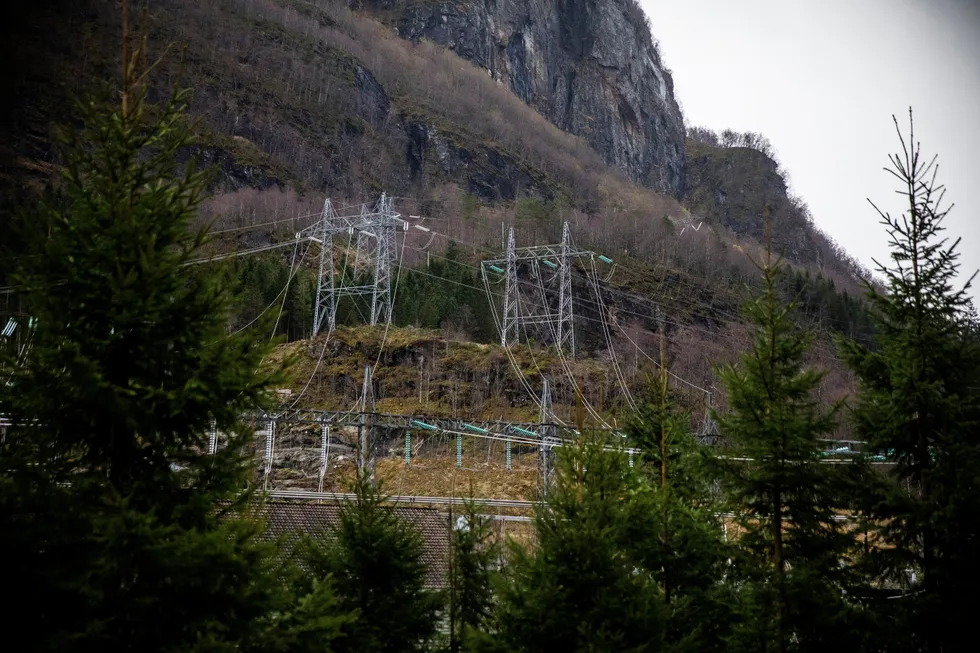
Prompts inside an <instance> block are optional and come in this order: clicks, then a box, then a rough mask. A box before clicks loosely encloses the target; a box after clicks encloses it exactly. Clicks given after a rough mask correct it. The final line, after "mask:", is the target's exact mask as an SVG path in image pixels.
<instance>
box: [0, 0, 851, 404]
mask: <svg viewBox="0 0 980 653" xmlns="http://www.w3.org/2000/svg"><path fill="white" fill-rule="evenodd" d="M147 21H148V28H149V30H150V36H151V39H150V43H151V50H152V51H153V52H154V53H157V54H159V53H161V52H162V51H163V49H164V47H165V45H166V44H168V43H174V44H175V45H176V46H177V47H178V48H183V49H182V55H181V57H182V62H183V63H182V67H181V66H180V65H178V60H180V59H181V57H178V56H175V55H176V53H175V55H171V56H168V57H166V58H165V59H164V60H163V63H162V64H161V66H160V67H159V68H158V69H157V70H155V71H154V74H153V76H152V77H151V80H152V82H153V84H154V88H155V89H157V90H156V91H155V92H156V93H157V94H159V93H160V92H161V89H164V88H166V87H167V86H168V85H169V84H171V83H173V82H174V81H175V80H176V79H177V78H178V75H179V74H180V75H182V77H181V79H182V83H183V84H185V85H188V86H190V87H192V88H193V89H194V93H193V96H192V97H191V100H190V103H189V107H188V110H189V112H190V114H191V115H192V116H194V117H195V118H196V119H197V120H198V123H197V125H196V130H197V131H198V132H199V134H201V135H202V136H203V137H204V139H205V140H204V142H205V144H204V146H203V147H201V148H200V149H199V151H198V153H199V154H200V155H201V157H202V159H203V162H204V163H206V164H212V165H214V166H215V167H216V169H217V171H218V175H217V176H216V178H215V179H214V180H213V183H212V192H213V198H212V199H211V200H210V201H209V202H207V203H206V204H205V205H204V206H203V207H202V210H201V213H200V219H201V220H202V221H206V222H208V223H211V224H212V225H213V229H215V230H216V231H217V232H224V233H218V234H217V235H216V239H215V241H214V242H213V243H212V244H211V248H212V250H211V251H219V250H220V251H226V250H229V249H240V248H247V247H253V246H256V245H262V244H265V243H269V242H272V241H275V240H279V239H285V238H290V237H291V235H292V233H294V232H295V231H296V230H298V229H299V228H301V227H303V226H306V225H308V224H310V223H311V221H312V220H313V219H315V215H316V213H317V212H318V210H319V205H320V204H321V203H322V198H323V195H324V194H327V195H329V196H331V197H333V198H334V200H335V202H336V203H337V204H339V205H344V204H348V203H353V204H354V207H352V208H351V210H357V204H358V203H360V202H364V201H368V202H373V201H374V199H375V198H376V197H377V195H378V194H380V192H381V191H382V190H385V191H387V192H389V194H391V195H394V196H395V197H396V209H397V210H399V211H401V212H402V213H403V214H406V215H408V214H412V215H421V216H423V217H424V219H425V222H424V223H425V224H427V225H428V227H429V228H430V229H432V230H433V231H434V232H436V233H437V234H438V235H436V236H433V235H430V234H423V233H419V232H416V231H414V230H413V231H410V232H408V233H407V234H406V242H405V250H404V252H403V253H402V259H401V260H402V262H403V264H404V266H403V267H404V268H405V269H404V274H402V275H401V276H400V282H399V290H398V293H399V297H398V301H396V310H395V321H396V324H399V325H405V326H418V327H424V328H429V329H444V330H446V331H447V332H448V333H449V334H450V335H451V337H452V338H455V339H462V340H467V339H473V340H476V341H479V342H484V343H486V342H492V341H493V340H495V338H496V335H495V325H494V324H493V322H492V320H491V319H490V315H489V312H488V310H487V297H486V295H485V294H484V292H483V290H482V288H481V283H480V281H479V278H478V276H477V271H476V269H475V267H473V266H475V265H476V264H477V263H478V262H479V260H481V259H482V258H484V257H486V256H488V255H496V254H499V251H500V248H501V240H500V239H501V233H502V228H505V227H508V226H515V227H516V229H517V238H518V244H519V245H529V244H534V243H539V244H540V243H545V242H556V241H557V240H558V239H559V237H560V229H561V223H562V221H565V220H567V221H569V222H570V223H571V224H572V228H573V233H574V235H575V239H576V244H577V245H579V246H580V247H587V248H591V249H594V250H595V251H597V252H599V253H604V254H606V255H608V256H611V257H612V258H613V259H614V260H615V261H616V267H615V268H614V269H613V270H611V274H610V276H609V277H608V279H609V280H608V281H607V282H606V284H605V285H606V287H607V288H608V294H607V297H606V302H607V304H608V305H609V307H610V309H611V311H612V313H613V315H614V319H615V327H614V344H613V347H614V348H615V349H616V350H618V352H619V358H620V359H623V360H632V361H633V365H632V367H633V369H634V370H639V369H641V362H640V361H641V360H643V359H644V358H645V357H646V355H647V353H649V354H652V353H653V352H654V351H655V350H656V336H655V333H656V331H657V329H658V328H659V327H660V325H661V324H662V325H663V326H664V329H665V331H666V338H667V352H668V358H669V359H671V360H672V361H674V364H675V366H676V370H677V372H678V374H679V375H680V376H682V377H683V378H685V379H686V380H688V381H690V382H691V383H694V384H696V385H697V386H699V387H704V388H707V387H708V386H710V384H711V383H712V380H713V371H712V368H711V365H712V361H713V360H714V359H713V358H712V355H713V354H715V353H719V350H721V352H723V351H724V350H725V349H726V347H728V346H729V345H726V344H724V343H731V342H733V340H732V339H733V338H737V335H736V334H738V333H739V332H740V330H741V326H740V324H739V322H740V319H739V316H738V312H739V308H738V307H739V304H740V303H741V300H742V297H743V288H744V285H745V284H746V283H748V284H753V283H755V280H756V278H757V271H756V270H755V268H754V266H753V265H752V264H751V262H750V261H749V258H748V256H747V255H754V256H756V257H758V253H759V244H758V235H759V232H760V230H761V227H760V226H759V225H761V214H762V212H763V208H764V205H765V204H766V203H770V204H771V205H772V206H773V216H774V217H773V221H774V225H775V228H776V231H777V232H779V231H780V229H782V230H783V231H785V232H787V233H793V234H798V235H799V238H797V239H796V240H798V241H799V242H801V243H802V245H800V246H799V247H798V248H796V249H793V248H792V247H791V250H790V254H791V255H792V256H794V258H795V259H796V260H797V266H798V270H797V273H796V275H797V276H796V277H795V278H794V280H793V281H792V282H791V283H790V285H788V286H787V288H786V292H787V293H795V292H797V291H800V290H801V289H804V288H805V290H804V297H805V298H806V300H807V301H805V302H804V304H803V305H802V309H803V313H801V315H800V318H801V319H803V320H805V321H808V322H811V323H814V324H816V325H818V326H819V327H822V328H823V329H825V330H830V329H836V330H840V331H843V332H845V333H847V334H849V335H852V336H855V337H859V336H862V335H863V334H865V333H866V331H865V330H864V329H865V327H864V326H863V325H862V322H861V318H860V302H859V301H858V300H857V299H855V298H856V297H857V295H858V292H857V289H856V285H855V284H854V281H853V278H852V277H851V276H849V275H847V274H843V273H842V272H841V270H842V269H843V268H842V266H834V265H833V264H832V263H833V261H834V258H833V256H834V253H833V252H824V253H823V254H819V253H820V252H822V251H823V250H821V249H820V247H821V245H820V242H819V241H818V239H815V238H814V237H812V233H811V232H812V225H810V223H808V222H807V221H806V220H805V219H801V218H800V215H799V212H798V211H796V212H794V210H792V208H793V207H792V206H790V204H791V203H788V201H786V200H785V199H783V198H784V197H785V184H784V183H782V181H781V179H780V177H779V173H778V171H776V170H775V169H774V166H773V165H771V161H770V160H769V159H767V158H766V157H765V156H763V155H761V154H759V153H757V152H754V151H751V150H746V149H745V148H726V147H723V146H719V147H710V148H709V147H707V146H706V147H705V148H703V149H704V152H703V156H702V154H698V152H699V150H698V149H697V144H696V143H692V142H691V141H690V140H689V152H688V159H689V161H690V165H688V173H687V182H686V186H687V187H688V190H687V193H688V194H687V195H686V196H685V198H684V202H685V203H687V204H688V206H689V209H690V210H688V209H685V208H682V207H681V205H680V204H678V202H677V201H676V200H674V199H672V198H669V197H665V196H663V195H660V194H658V193H656V192H654V191H652V190H649V189H646V188H643V187H640V186H636V185H633V184H631V183H629V182H628V181H627V180H626V178H625V176H624V174H623V173H622V172H621V171H620V170H619V169H616V168H612V167H610V166H608V165H607V164H606V163H605V162H604V161H603V160H602V158H601V157H599V155H597V154H596V153H595V152H594V151H593V150H592V149H591V148H590V147H589V146H588V145H587V144H586V143H585V141H583V140H582V139H580V138H578V137H576V136H573V135H570V134H567V133H565V132H562V131H561V130H560V129H558V128H557V127H556V126H555V125H554V124H552V123H551V122H550V121H549V120H547V119H545V118H544V117H542V116H541V115H539V114H538V113H536V112H535V111H534V110H533V109H532V108H531V107H529V106H528V105H527V104H525V103H524V102H522V101H521V100H520V99H519V98H518V97H516V96H515V95H514V94H513V93H512V92H511V91H510V90H508V89H507V88H505V87H502V86H501V85H499V84H497V83H496V82H495V81H494V80H493V79H491V78H490V77H488V76H487V74H486V73H485V71H483V70H481V69H480V68H479V67H477V66H475V65H473V64H471V63H469V62H468V61H465V60H463V59H461V58H460V57H458V56H456V55H455V54H453V53H452V52H450V51H448V50H446V49H444V48H442V47H439V46H436V45H433V44H431V43H428V42H426V41H420V42H415V43H413V42H411V41H408V40H404V39H401V38H399V37H398V36H397V35H396V34H395V33H394V32H393V31H392V30H391V29H390V28H388V27H385V26H383V25H382V24H380V23H378V22H376V21H375V20H374V19H373V18H372V17H370V16H368V15H364V14H361V13H358V12H351V11H350V10H349V9H348V8H347V7H346V6H345V5H344V4H343V3H340V2H333V1H317V2H310V1H306V0H214V1H212V2H207V3H201V2H196V1H193V0H163V1H161V2H155V3H153V4H152V5H151V6H150V7H149V12H148V14H147ZM7 29H15V28H13V27H11V26H8V27H7ZM15 31H19V32H21V34H20V35H19V36H20V42H21V43H22V44H23V47H22V48H20V50H19V51H18V52H17V53H12V57H13V58H12V60H11V61H12V63H14V64H15V67H13V68H9V69H5V70H6V73H7V76H8V81H9V82H10V84H9V86H8V87H9V88H12V89H14V90H15V92H14V93H13V94H12V96H16V97H18V98H23V102H21V103H19V104H17V105H15V104H13V103H10V104H8V105H6V106H5V111H6V113H7V114H8V115H10V117H11V118H12V119H13V120H12V121H11V122H9V123H8V124H9V125H11V127H10V129H12V130H14V131H15V132H16V133H11V134H9V135H10V136H11V138H9V139H7V138H5V139H4V141H5V143H9V149H6V150H5V158H4V169H3V172H4V180H5V184H6V185H8V186H13V187H16V188H17V189H20V191H21V195H22V196H23V189H25V188H30V185H26V184H25V180H35V181H36V182H41V183H43V182H45V181H46V180H47V179H49V175H50V173H51V172H52V171H53V170H56V169H57V166H58V164H59V161H58V160H57V158H56V156H55V155H54V154H53V150H52V149H51V147H50V143H51V142H52V139H53V134H52V132H51V127H50V125H51V124H53V123H56V122H59V121H61V122H70V121H71V120H72V119H73V116H74V115H75V114H74V113H73V109H72V105H71V103H70V102H68V101H67V100H68V98H70V97H71V96H72V95H75V94H82V93H84V92H86V91H89V90H91V88H90V87H88V86H85V85H83V80H88V79H99V78H102V79H111V78H112V76H113V75H114V74H115V73H114V72H113V71H114V70H115V69H114V67H113V64H112V61H113V60H114V57H115V47H114V42H115V38H116V34H117V32H118V15H117V13H116V11H115V10H114V8H113V7H112V6H111V5H110V4H108V3H102V2H95V1H94V0H87V1H83V2H77V3H55V4H54V5H51V6H49V7H47V8H44V9H41V8H36V9H34V10H30V11H29V13H28V15H27V16H26V18H25V20H24V21H23V22H22V23H21V24H20V25H19V26H18V27H17V28H16V29H15ZM55 44H57V46H56V45H55ZM719 168H723V169H725V170H726V171H728V172H726V174H727V175H728V176H724V175H721V174H720V173H719V172H718V169H719ZM38 185H39V184H35V187H37V186H38ZM718 188H721V190H725V189H727V191H725V192H728V193H729V194H730V195H731V196H733V197H734V196H739V197H741V196H743V195H744V196H745V197H747V198H748V199H746V200H745V202H743V203H742V204H739V205H737V206H736V207H734V208H727V209H726V210H725V211H720V210H719V206H718V205H716V204H713V203H712V202H713V199H712V198H715V197H716V193H715V190H717V189H718ZM760 188H761V189H763V190H764V191H765V192H761V191H759V190H758V189H760ZM770 191H771V192H770ZM780 193H782V195H780ZM5 197H8V194H7V193H5ZM731 202H734V199H733V200H732V201H731ZM731 202H730V203H729V206H731ZM787 207H789V208H787ZM702 215H703V216H704V217H706V218H707V219H708V222H707V223H706V224H705V225H704V227H703V228H701V229H699V230H697V231H695V230H694V229H693V228H692V227H694V226H696V225H697V224H698V222H697V221H695V222H692V219H695V218H694V216H699V217H700V216H702ZM716 216H717V217H716ZM9 221H10V214H9V211H6V210H5V211H4V212H3V217H2V218H0V229H7V228H9V226H10V225H9ZM270 222H272V223H274V224H272V225H269V223H270ZM263 225H264V226H263ZM229 229H230V230H234V231H227V232H226V231H225V230H229ZM808 230H809V231H808ZM5 233H7V234H8V235H9V237H5V238H4V240H3V242H4V245H5V246H7V247H8V248H10V249H13V250H14V251H16V250H17V247H18V245H17V238H16V237H15V236H16V234H10V233H9V232H5ZM793 242H796V241H795V240H794V241H793ZM815 243H816V244H815ZM790 244H791V245H792V242H791V243H790ZM341 245H342V243H339V242H338V243H336V244H335V246H337V255H338V257H339V258H338V261H343V262H344V264H345V265H346V264H347V263H349V255H350V250H349V249H344V248H342V247H340V246H341ZM818 254H819V255H818ZM315 259H316V253H315V252H313V253H310V251H307V250H306V249H299V250H294V251H292V252H291V251H290V250H289V249H285V250H279V253H271V254H267V255H264V256H262V257H258V258H257V259H255V260H253V259H241V260H237V259H236V260H234V261H233V262H232V263H231V265H230V270H228V273H229V274H231V275H233V277H234V278H235V279H236V280H237V281H238V282H239V284H240V288H241V290H242V292H243V293H244V296H243V299H242V301H241V302H239V303H238V304H237V305H236V314H235V316H234V318H233V321H232V325H231V326H232V328H233V329H237V328H240V327H242V326H244V325H245V324H248V323H249V322H250V321H252V320H253V319H254V318H255V317H256V316H257V315H259V314H260V313H261V312H262V311H264V310H265V311H268V310H270V307H279V308H280V309H281V314H280V318H281V319H280V320H279V321H278V324H277V327H276V331H277V333H279V334H280V335H284V336H285V337H286V338H287V339H289V340H295V339H301V338H305V337H308V336H309V335H310V332H311V326H312V301H313V293H314V291H315V284H316V279H315V263H316V261H315ZM828 261H829V262H828ZM294 262H295V264H296V267H297V268H298V272H296V273H295V274H294V278H293V279H292V281H291V282H289V284H288V287H287V283H286V282H287V279H289V278H290V270H291V269H292V268H293V266H294ZM423 266H424V267H423ZM206 269H208V268H206ZM584 274H585V273H584V271H583V270H580V271H579V272H578V274H577V275H576V278H575V281H574V285H575V288H576V298H577V299H576V301H577V302H578V305H577V306H576V314H577V315H578V316H579V319H580V324H581V326H580V327H579V340H580V343H581V347H582V352H583V355H588V356H598V357H607V358H608V357H609V356H610V354H609V349H608V345H607V343H606V342H605V341H604V340H603V339H602V336H601V335H600V332H599V330H598V328H597V327H598V321H599V318H600V315H599V312H598V305H597V303H596V298H595V296H594V291H593V290H592V289H591V287H590V285H589V283H588V282H587V280H586V278H585V276H584ZM790 286H792V287H790ZM497 292H499V291H497ZM280 293H282V294H283V295H284V297H281V298H280ZM845 293H846V294H845ZM277 298H280V300H281V301H280V300H277ZM5 301H6V302H7V304H6V306H7V307H8V309H9V308H10V306H11V305H10V304H9V301H10V299H9V296H5ZM497 301H499V297H498V298H497ZM359 310H360V313H361V314H363V312H364V308H363V307H360V308H359V307H358V306H357V305H355V304H352V303H350V302H348V303H346V304H344V305H343V306H342V307H341V315H340V322H341V323H342V324H349V325H355V324H357V323H359V322H362V321H363V319H362V317H361V316H360V315H359ZM526 335H527V337H529V338H531V339H532V340H535V341H538V342H541V341H546V340H547V337H546V336H547V334H546V333H541V332H534V331H532V332H530V333H528V334H526ZM821 342H822V343H823V344H822V346H823V347H824V349H825V351H826V353H825V354H824V355H823V357H822V359H821V360H822V361H823V362H824V363H825V364H826V365H827V367H828V368H830V369H836V368H837V367H838V365H837V363H836V360H835V358H834V356H833V353H832V347H830V343H829V340H827V339H826V338H824V339H822V340H821ZM633 343H637V345H639V346H640V347H642V348H643V351H644V352H647V353H643V354H641V353H640V352H639V351H638V350H637V348H636V345H634V344H633ZM653 357H654V358H656V356H653ZM647 363H648V364H649V363H650V361H649V359H647ZM849 387H850V386H849V383H848V382H846V381H845V382H843V383H842V384H841V385H840V390H839V392H841V393H843V392H846V391H847V389H848V388H849Z"/></svg>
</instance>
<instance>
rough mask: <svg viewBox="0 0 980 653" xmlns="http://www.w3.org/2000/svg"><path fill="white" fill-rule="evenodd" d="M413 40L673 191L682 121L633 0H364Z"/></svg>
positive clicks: (679, 180) (647, 181)
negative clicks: (443, 50)
mask: <svg viewBox="0 0 980 653" xmlns="http://www.w3.org/2000/svg"><path fill="white" fill-rule="evenodd" d="M355 7H362V8H363V10H365V11H369V12H371V13H373V14H375V15H377V16H378V17H380V18H381V19H382V20H384V21H385V22H387V23H388V24H389V25H392V26H394V27H395V28H396V29H397V30H398V33H399V35H401V36H402V37H403V38H406V39H409V40H411V41H414V42H419V41H421V40H423V39H425V40H428V41H431V42H433V43H436V44H439V45H442V46H445V47H447V48H449V49H450V50H452V51H453V52H455V53H456V54H458V55H459V56H461V57H463V58H465V59H467V60H469V61H471V62H472V63H474V64H475V65H477V66H479V67H481V68H483V69H484V70H485V71H486V72H487V73H488V74H489V75H490V76H491V77H492V78H493V79H495V80H497V81H498V82H500V83H504V84H507V85H508V86H509V87H510V89H511V90H512V91H513V92H514V94H515V95H517V97H519V98H520V99H521V100H523V101H524V102H525V103H527V104H528V105H530V106H532V107H534V109H536V110H537V111H538V112H539V113H540V114H542V115H543V116H545V117H547V118H548V119H549V120H550V121H551V122H552V123H553V124H555V125H556V126H557V127H559V128H560V129H562V130H563V131H566V132H569V133H571V134H575V135H577V136H581V137H582V138H584V139H585V140H586V142H588V144H589V145H591V146H592V148H593V149H594V150H595V151H596V152H598V153H599V155H600V156H602V158H603V159H604V160H605V161H606V163H608V164H610V165H613V166H616V167H618V168H621V169H622V170H624V171H625V172H626V174H627V176H628V177H629V179H630V180H631V181H633V182H634V183H638V184H642V185H644V186H647V187H648V188H653V189H655V190H657V191H660V192H662V193H666V194H669V195H675V196H676V195H678V194H680V192H681V191H682V189H683V179H684V121H683V117H682V115H681V112H680V109H679V107H678V105H677V101H676V99H675V98H674V83H673V80H672V79H671V75H670V72H669V71H668V70H667V69H666V67H665V66H664V64H663V62H662V60H661V57H660V52H659V50H658V48H657V47H656V45H655V43H654V41H653V39H652V37H651V34H650V26H649V23H648V22H647V19H646V17H645V15H644V13H643V11H642V10H641V9H640V8H639V6H638V5H637V4H636V3H635V2H634V1H633V0H603V1H600V0H469V1H463V2H458V1H457V2H421V3H420V2H416V1H414V0H363V2H361V3H358V4H356V5H355Z"/></svg>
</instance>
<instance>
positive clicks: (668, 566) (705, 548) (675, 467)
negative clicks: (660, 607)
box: [627, 368, 735, 651]
mask: <svg viewBox="0 0 980 653" xmlns="http://www.w3.org/2000/svg"><path fill="white" fill-rule="evenodd" d="M689 417H690V416H689V415H687V414H685V413H683V412H682V411H680V410H679V409H678V407H677V406H676V404H675V403H674V401H673V398H672V397H671V396H670V392H669V390H668V385H667V372H666V370H665V369H663V368H661V373H660V374H659V375H658V376H657V377H656V378H655V379H653V380H651V383H650V392H649V394H648V399H647V401H645V402H644V403H643V404H641V405H640V407H639V411H638V412H637V414H636V415H635V416H634V417H633V418H632V420H631V421H630V422H629V425H628V428H627V433H628V435H629V437H630V442H631V444H632V445H633V446H636V447H638V448H639V449H640V453H639V454H638V460H637V467H638V469H639V470H640V471H641V473H643V474H645V475H646V476H647V478H648V482H649V484H650V485H651V486H652V487H653V488H654V493H653V505H652V508H653V512H652V514H650V515H648V516H647V517H646V519H648V520H651V521H652V523H653V524H654V525H655V527H654V537H655V539H656V546H652V547H649V548H648V549H647V550H646V551H645V556H646V564H647V566H648V567H649V568H650V569H652V570H654V574H655V577H656V578H657V581H658V582H659V584H660V586H661V588H662V589H663V591H664V599H665V602H666V611H667V633H666V642H667V645H668V647H669V648H670V650H672V651H724V650H727V645H726V639H727V637H728V635H729V634H730V631H731V628H732V622H733V616H734V612H733V609H732V606H733V604H734V602H735V591H734V588H733V587H732V585H731V584H725V583H723V582H722V580H723V577H724V574H725V570H726V565H727V559H728V557H729V556H730V555H731V552H730V551H729V550H728V546H727V545H726V544H725V542H723V540H722V537H723V535H722V533H723V529H722V525H721V522H720V520H719V519H718V518H717V517H715V516H714V514H715V513H716V512H718V505H717V504H718V497H717V496H716V494H717V493H716V492H715V491H714V488H713V482H712V481H713V479H712V478H711V477H710V475H709V472H710V470H709V469H708V468H706V466H705V464H704V461H703V455H702V452H701V451H700V448H699V446H698V445H697V443H696V442H695V441H694V438H693V437H692V435H691V433H690V429H689V424H690V418H689Z"/></svg>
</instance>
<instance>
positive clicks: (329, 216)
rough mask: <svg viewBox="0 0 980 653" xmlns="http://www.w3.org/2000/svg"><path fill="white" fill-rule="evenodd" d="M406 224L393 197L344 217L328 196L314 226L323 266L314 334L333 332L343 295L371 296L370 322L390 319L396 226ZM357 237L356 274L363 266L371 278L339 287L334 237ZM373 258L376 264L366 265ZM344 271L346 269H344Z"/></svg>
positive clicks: (315, 238) (312, 229)
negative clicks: (364, 281)
mask: <svg viewBox="0 0 980 653" xmlns="http://www.w3.org/2000/svg"><path fill="white" fill-rule="evenodd" d="M399 224H401V225H403V226H407V223H405V221H404V220H402V219H401V216H399V215H398V214H397V213H395V212H394V211H393V210H392V208H391V198H390V197H388V196H387V195H385V194H384V193H382V194H381V199H380V200H378V203H377V205H376V206H375V208H374V211H371V212H369V211H368V210H367V208H366V207H363V206H362V207H361V212H360V214H359V215H355V216H341V215H337V213H336V212H335V211H334V209H333V204H332V203H331V202H330V199H329V198H327V200H326V201H324V203H323V212H322V213H321V214H320V221H319V222H317V224H315V225H314V226H313V227H312V228H311V231H312V237H313V239H314V240H316V241H318V242H319V243H320V268H319V274H318V276H317V284H316V303H315V304H314V310H313V335H316V334H317V333H319V332H320V331H321V330H322V329H323V328H324V323H326V324H325V326H326V329H327V331H328V332H329V331H333V330H334V329H335V328H336V326H337V303H338V302H339V300H340V298H341V297H345V296H346V297H352V296H366V295H370V296H371V316H370V324H372V325H373V324H378V323H379V322H380V323H384V322H391V313H392V304H391V300H392V297H391V268H392V267H393V264H394V261H395V255H396V252H397V249H398V248H397V246H396V239H395V228H396V227H397V226H398V225H399ZM338 234H340V235H347V236H349V237H350V238H351V239H353V238H354V237H355V236H356V237H357V256H356V262H355V274H356V273H357V272H358V271H359V270H357V268H360V267H361V266H362V265H363V266H364V267H365V268H367V269H370V270H371V273H372V277H373V278H372V280H371V282H370V283H369V284H364V285H360V286H355V285H344V284H343V283H340V284H339V286H338V285H337V283H336V282H335V279H334V277H335V275H336V270H335V268H334V256H333V238H334V236H336V235H338ZM368 261H372V262H373V265H371V266H369V265H366V264H367V262H368ZM341 274H343V271H341ZM341 279H342V280H343V277H341Z"/></svg>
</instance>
